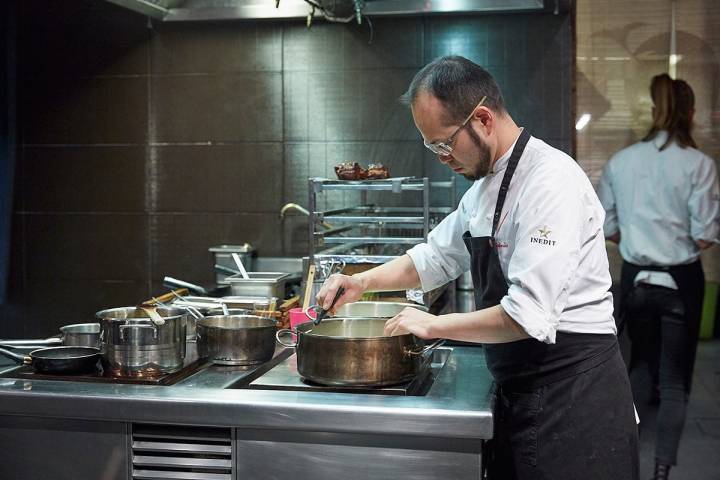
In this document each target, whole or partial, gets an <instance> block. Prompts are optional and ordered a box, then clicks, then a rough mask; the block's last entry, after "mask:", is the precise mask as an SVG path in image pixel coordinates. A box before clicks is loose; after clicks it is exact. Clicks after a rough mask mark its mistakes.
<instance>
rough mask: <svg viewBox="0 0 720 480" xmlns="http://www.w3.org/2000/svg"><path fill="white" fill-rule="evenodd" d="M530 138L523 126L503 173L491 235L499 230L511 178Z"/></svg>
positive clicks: (493, 235)
mask: <svg viewBox="0 0 720 480" xmlns="http://www.w3.org/2000/svg"><path fill="white" fill-rule="evenodd" d="M528 140H530V133H529V132H528V131H527V129H525V128H523V130H522V132H520V136H519V137H518V139H517V142H515V148H513V151H512V154H511V155H510V159H509V160H508V164H507V168H506V169H505V175H503V179H502V183H501V184H500V191H499V192H498V198H497V203H496V204H495V215H493V225H492V233H491V236H492V237H493V238H494V237H495V230H497V227H498V222H499V221H500V214H501V213H502V209H503V205H505V197H506V196H507V192H508V189H509V188H510V180H512V176H513V174H514V173H515V169H516V168H517V165H518V162H519V161H520V157H521V156H522V154H523V152H524V151H525V145H527V143H528Z"/></svg>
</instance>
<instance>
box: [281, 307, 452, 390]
mask: <svg viewBox="0 0 720 480" xmlns="http://www.w3.org/2000/svg"><path fill="white" fill-rule="evenodd" d="M384 327H385V320H384V319H377V318H331V319H327V320H323V321H322V323H320V324H319V325H314V324H313V323H312V322H309V323H303V324H300V325H298V326H297V327H296V328H295V331H293V330H287V329H284V330H279V331H278V332H277V334H276V339H277V341H278V342H279V343H280V344H282V345H284V346H286V347H294V348H295V352H296V354H297V367H298V373H299V374H300V376H302V377H303V378H305V379H307V380H311V381H313V382H317V383H321V384H323V385H343V386H384V385H393V384H397V383H402V382H405V381H409V380H411V379H412V378H414V377H415V376H416V375H417V374H418V373H419V372H420V368H421V366H422V364H423V361H424V359H425V355H424V354H425V353H426V352H428V351H430V350H432V349H433V348H435V347H437V346H438V345H439V344H440V343H441V341H437V342H435V343H434V344H432V345H430V346H428V347H424V348H423V346H422V345H421V343H420V340H419V339H418V338H417V337H415V336H414V335H411V334H406V335H397V336H386V335H385V334H384ZM292 334H297V343H287V342H285V341H284V340H282V339H281V337H282V336H283V335H292Z"/></svg>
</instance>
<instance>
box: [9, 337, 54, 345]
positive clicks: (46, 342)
mask: <svg viewBox="0 0 720 480" xmlns="http://www.w3.org/2000/svg"><path fill="white" fill-rule="evenodd" d="M62 343H63V340H62V338H59V337H51V338H45V339H42V340H0V345H9V346H13V347H22V346H25V345H62Z"/></svg>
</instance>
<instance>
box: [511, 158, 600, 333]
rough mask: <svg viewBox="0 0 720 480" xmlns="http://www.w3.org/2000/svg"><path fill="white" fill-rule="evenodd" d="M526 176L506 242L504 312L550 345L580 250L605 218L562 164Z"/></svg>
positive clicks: (589, 191) (596, 233)
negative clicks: (529, 178) (508, 242)
mask: <svg viewBox="0 0 720 480" xmlns="http://www.w3.org/2000/svg"><path fill="white" fill-rule="evenodd" d="M558 163H559V165H554V166H550V167H547V168H545V169H543V170H542V171H536V172H534V173H531V176H532V179H533V181H532V184H531V185H528V186H527V187H526V188H525V190H524V192H523V193H522V194H521V195H520V197H519V200H518V203H517V204H516V213H515V215H514V220H513V223H512V224H510V225H508V227H510V228H513V230H514V232H513V233H511V234H510V235H511V236H510V238H514V239H515V248H514V250H513V252H512V255H511V257H510V261H509V263H508V271H507V279H508V281H509V284H510V285H509V288H508V293H507V295H506V296H505V297H503V299H502V300H501V302H500V304H501V305H502V307H503V309H504V310H505V311H506V312H507V313H508V315H510V317H512V319H513V320H515V321H516V322H517V323H518V324H520V326H521V327H522V328H523V329H524V330H525V331H526V332H527V334H528V335H530V336H531V337H534V338H536V339H537V340H540V341H542V342H546V343H555V333H556V330H557V327H558V324H559V323H560V315H561V313H562V311H563V310H564V309H565V306H566V305H567V302H568V295H569V289H570V285H571V283H572V282H573V281H574V280H575V277H576V273H577V271H578V265H579V262H580V249H581V246H582V245H583V244H584V243H586V242H589V241H592V238H593V237H596V236H601V235H602V222H603V217H604V214H603V212H602V208H600V205H599V204H598V203H597V197H596V196H595V193H594V191H593V190H592V187H589V186H588V188H583V187H582V185H580V183H581V182H580V181H579V179H578V178H577V176H573V175H571V174H570V173H568V172H567V169H566V171H563V169H562V163H563V162H558Z"/></svg>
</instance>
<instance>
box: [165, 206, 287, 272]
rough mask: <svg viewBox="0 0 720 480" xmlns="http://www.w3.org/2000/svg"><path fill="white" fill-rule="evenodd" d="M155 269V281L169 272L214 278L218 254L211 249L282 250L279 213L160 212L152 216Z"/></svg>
mask: <svg viewBox="0 0 720 480" xmlns="http://www.w3.org/2000/svg"><path fill="white" fill-rule="evenodd" d="M151 225H152V227H151V231H152V259H153V260H152V262H153V264H152V272H153V280H154V281H155V282H158V281H162V278H163V277H164V276H166V275H169V276H171V277H175V278H180V279H183V280H187V281H190V282H193V283H200V284H210V283H212V282H213V281H214V278H215V272H214V269H213V265H214V257H213V256H212V254H211V253H210V252H208V248H210V247H212V246H215V245H221V244H233V245H242V244H243V243H245V242H248V243H250V244H251V245H253V246H256V247H257V249H258V254H259V255H266V256H273V255H279V254H280V253H281V245H282V229H281V225H280V215H279V212H278V213H275V214H270V213H264V214H213V213H205V214H157V215H153V216H152V220H151Z"/></svg>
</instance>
